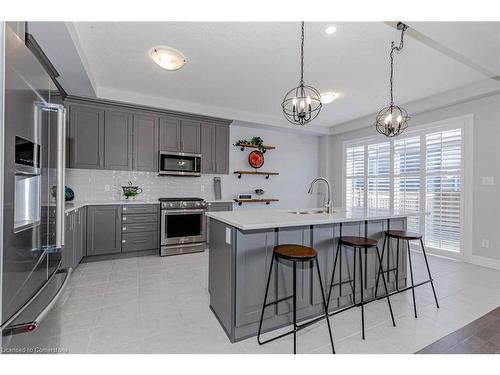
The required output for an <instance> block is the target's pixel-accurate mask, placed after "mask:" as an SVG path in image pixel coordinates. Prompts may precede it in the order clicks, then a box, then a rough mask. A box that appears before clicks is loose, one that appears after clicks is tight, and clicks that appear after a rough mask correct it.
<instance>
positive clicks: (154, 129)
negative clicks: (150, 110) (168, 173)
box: [133, 115, 159, 172]
mask: <svg viewBox="0 0 500 375" xmlns="http://www.w3.org/2000/svg"><path fill="white" fill-rule="evenodd" d="M158 124H159V118H158V116H153V115H134V157H133V169H134V170H135V171H147V172H157V171H158Z"/></svg>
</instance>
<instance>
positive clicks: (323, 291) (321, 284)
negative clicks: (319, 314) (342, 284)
mask: <svg viewBox="0 0 500 375" xmlns="http://www.w3.org/2000/svg"><path fill="white" fill-rule="evenodd" d="M334 267H335V266H334ZM316 268H317V269H318V278H319V287H320V289H321V296H322V297H323V307H324V308H325V317H326V324H327V325H328V333H329V334H330V342H331V344H332V352H333V354H335V347H334V346H333V337H332V328H331V327H330V318H329V316H328V303H327V302H326V299H325V290H324V289H323V280H322V279H321V271H320V269H319V262H318V258H316ZM334 270H335V269H334Z"/></svg>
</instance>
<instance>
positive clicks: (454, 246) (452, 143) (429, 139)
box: [425, 129, 463, 251]
mask: <svg viewBox="0 0 500 375" xmlns="http://www.w3.org/2000/svg"><path fill="white" fill-rule="evenodd" d="M425 143H426V159H427V163H426V180H427V187H426V208H427V211H429V212H430V215H429V216H428V217H427V219H426V225H425V239H426V243H427V244H428V245H429V246H432V247H437V248H440V249H444V250H450V251H460V243H461V228H462V222H461V217H462V174H463V173H462V164H463V163H462V130H461V129H455V130H449V131H444V132H438V133H431V134H427V135H426V139H425Z"/></svg>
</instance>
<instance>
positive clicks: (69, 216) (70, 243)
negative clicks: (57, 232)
mask: <svg viewBox="0 0 500 375" xmlns="http://www.w3.org/2000/svg"><path fill="white" fill-rule="evenodd" d="M64 227H65V228H64V248H63V251H62V255H61V266H62V267H63V268H67V267H72V266H73V252H74V228H75V227H74V211H72V212H69V213H66V214H65V220H64Z"/></svg>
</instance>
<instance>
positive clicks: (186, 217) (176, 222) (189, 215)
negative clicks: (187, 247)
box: [161, 209, 206, 246]
mask: <svg viewBox="0 0 500 375" xmlns="http://www.w3.org/2000/svg"><path fill="white" fill-rule="evenodd" d="M205 220H206V219H205V210H204V209H179V210H162V211H161V245H162V246H167V245H178V244H185V243H194V242H205V240H206V234H205V226H206V225H205V224H206V223H205Z"/></svg>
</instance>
